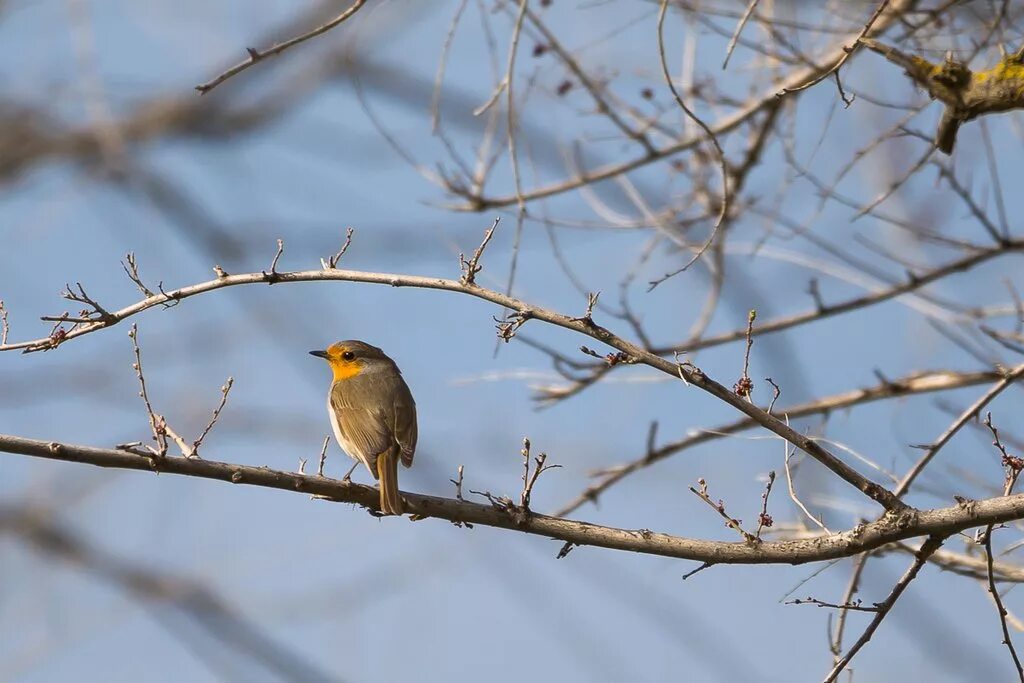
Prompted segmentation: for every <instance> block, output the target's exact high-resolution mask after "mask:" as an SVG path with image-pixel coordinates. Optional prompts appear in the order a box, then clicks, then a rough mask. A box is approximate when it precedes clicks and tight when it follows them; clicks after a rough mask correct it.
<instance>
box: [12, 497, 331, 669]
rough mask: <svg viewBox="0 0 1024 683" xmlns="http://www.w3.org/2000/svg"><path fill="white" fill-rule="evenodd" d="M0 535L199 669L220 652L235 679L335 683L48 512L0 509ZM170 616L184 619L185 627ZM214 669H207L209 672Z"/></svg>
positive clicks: (224, 609)
mask: <svg viewBox="0 0 1024 683" xmlns="http://www.w3.org/2000/svg"><path fill="white" fill-rule="evenodd" d="M0 534H6V535H8V536H11V537H13V538H15V539H17V540H18V541H19V542H21V543H24V544H26V545H27V546H29V547H30V548H32V549H33V550H34V551H35V552H37V553H39V554H40V555H43V556H45V557H47V558H49V559H52V560H57V561H60V562H63V563H65V564H68V565H70V566H71V567H74V568H75V569H77V570H79V571H83V572H85V573H87V574H89V575H91V576H93V577H94V578H96V579H98V580H100V581H103V582H105V583H109V584H111V585H112V586H114V587H115V588H117V589H119V590H121V591H123V592H125V593H127V594H128V595H130V596H132V597H133V598H135V599H136V600H138V601H139V603H140V604H141V605H142V606H144V607H146V608H147V609H149V610H150V611H151V612H152V614H153V616H154V618H155V619H156V621H157V622H158V623H160V624H161V625H163V626H164V627H165V630H166V631H167V634H168V635H170V636H171V637H173V638H175V639H177V640H178V642H179V643H181V645H182V646H183V647H184V648H185V649H186V650H188V651H190V652H191V653H192V654H193V655H195V656H196V658H197V659H199V660H200V661H206V660H209V659H210V658H211V657H212V659H213V660H214V661H216V660H217V659H222V658H223V654H224V651H227V652H230V653H231V657H230V658H229V660H228V661H229V663H230V668H231V669H232V670H234V671H235V672H241V671H245V670H252V669H253V668H257V669H262V670H263V671H264V673H266V674H270V675H271V676H272V677H274V678H275V679H277V680H282V681H309V682H314V681H324V682H327V681H341V680H342V679H340V678H338V677H337V676H336V675H334V674H328V673H327V672H326V671H323V670H320V669H318V668H317V667H316V665H315V664H314V663H313V662H310V661H309V658H308V657H307V656H305V655H299V654H297V653H295V652H292V651H290V650H289V649H288V648H287V647H286V646H285V645H283V644H282V643H279V642H277V641H275V640H274V639H273V638H271V637H270V636H269V635H268V634H267V633H266V631H265V629H263V628H262V627H261V626H260V625H259V624H257V623H256V622H254V621H252V620H251V619H248V618H246V617H245V616H244V615H243V614H242V613H241V612H240V611H239V610H238V609H237V608H235V607H233V606H231V605H230V603H228V602H227V601H226V600H225V599H224V598H223V597H221V596H220V595H218V593H217V591H216V590H214V589H213V588H211V587H210V586H207V585H206V584H204V583H202V582H200V581H196V580H194V579H185V578H181V577H179V576H175V575H173V574H170V573H167V572H164V571H161V570H159V569H156V568H154V567H151V566H145V565H141V564H137V563H135V562H132V561H128V560H124V559H121V558H119V557H117V556H115V555H114V554H112V553H109V552H107V551H105V550H103V549H102V548H101V547H100V546H98V545H96V544H93V543H90V542H89V541H87V540H86V539H84V538H83V537H82V536H80V535H78V534H76V533H74V532H73V531H71V530H70V529H69V528H67V527H66V526H64V525H62V524H61V523H60V522H59V521H58V520H57V519H55V515H54V513H53V511H52V510H47V509H41V508H40V507H39V506H37V505H34V504H32V503H30V502H29V503H24V502H23V503H18V504H5V505H3V506H0ZM172 616H180V617H184V623H181V624H179V623H175V622H174V620H173V619H172V618H171V617H172ZM197 627H198V629H199V632H193V629H195V628H197ZM219 666H220V665H219V664H211V668H212V669H213V670H214V671H216V670H217V668H218V667H219ZM234 675H238V674H237V673H236V674H233V675H232V677H234ZM250 675H251V674H250Z"/></svg>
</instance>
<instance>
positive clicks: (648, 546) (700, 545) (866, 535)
mask: <svg viewBox="0 0 1024 683" xmlns="http://www.w3.org/2000/svg"><path fill="white" fill-rule="evenodd" d="M0 452H6V453H16V454H21V455H27V456H32V457H38V458H46V459H50V460H62V461H65V462H77V463H81V464H89V465H96V466H99V467H112V468H118V469H128V470H140V471H144V472H159V473H166V474H179V475H183V476H191V477H199V478H203V479H215V480H218V481H223V482H230V483H234V484H247V485H252V486H261V487H266V488H273V489H280V490H284V491H292V492H301V493H305V494H312V495H317V496H318V497H322V498H324V499H327V500H332V501H336V502H345V503H356V504H358V505H360V506H362V507H365V508H367V509H370V510H377V509H378V506H379V504H380V494H379V492H378V491H377V489H376V488H373V487H370V486H362V485H359V484H354V483H352V482H346V481H344V480H335V479H329V478H326V477H318V476H316V475H298V474H295V473H293V472H284V471H280V470H273V469H270V468H267V467H251V466H246V465H236V464H233V463H226V462H217V461H214V460H209V459H199V458H184V457H177V456H172V455H168V456H167V457H165V458H154V457H153V456H152V455H149V454H146V453H137V452H133V451H123V450H112V449H104V448H93V447H89V446H77V445H71V444H64V443H59V442H54V441H38V440H35V439H26V438H23V437H18V436H9V435H0ZM402 496H403V500H404V501H405V502H406V503H408V505H409V512H410V513H412V514H416V515H420V516H422V517H437V518H440V519H446V520H448V521H461V522H471V523H474V524H481V525H483V526H492V527H497V528H501V529H510V530H515V531H521V532H525V533H529V534H535V535H539V536H544V537H548V538H556V539H558V540H560V541H563V542H572V543H573V544H574V545H588V546H594V547H600V548H608V549H613V550H628V551H632V552H639V553H644V554H651V555H660V556H664V557H675V558H679V559H687V560H696V561H699V562H708V563H711V564H779V563H781V564H801V563H805V562H819V561H823V560H832V559H836V558H839V557H850V556H853V555H858V554H860V553H863V552H866V551H868V550H874V549H877V548H881V547H884V546H886V545H889V544H892V543H895V542H897V541H901V540H906V539H910V538H916V537H920V536H938V537H942V538H945V537H947V536H949V535H951V534H955V533H957V532H960V531H963V530H965V529H970V528H975V527H978V526H984V525H987V524H1000V523H1003V522H1008V521H1012V520H1016V519H1024V494H1014V495H1011V496H999V497H996V498H990V499H987V500H978V501H972V502H970V504H957V505H954V506H952V507H947V508H937V509H933V510H919V511H914V512H904V513H892V512H890V513H886V514H884V515H883V516H882V517H881V518H879V519H878V520H877V521H874V522H870V523H867V524H861V525H858V526H857V527H855V528H854V529H851V530H849V531H846V532H843V533H838V534H834V535H832V536H827V537H813V538H805V539H794V540H787V541H762V542H760V543H757V544H754V545H751V544H747V543H745V542H736V543H729V542H722V541H705V540H697V539H689V538H684V537H680V536H671V535H668V534H662V533H657V532H653V531H649V530H647V529H640V530H628V529H616V528H614V527H606V526H599V525H595V524H589V523H586V522H577V521H572V520H566V519H560V518H557V517H550V516H547V515H541V514H537V513H533V514H531V515H529V517H528V518H527V519H525V521H523V522H522V523H517V522H516V520H515V519H513V518H512V517H511V516H510V515H508V514H507V513H506V512H505V511H503V510H501V509H498V508H496V507H495V506H493V505H479V504H476V503H470V502H466V501H458V500H455V499H448V498H438V497H435V496H426V495H419V494H413V493H405V492H403V493H402ZM926 545H927V544H926ZM925 550H926V549H925V548H923V549H922V551H921V552H920V553H919V556H920V557H924V558H925V559H927V556H930V554H931V552H925Z"/></svg>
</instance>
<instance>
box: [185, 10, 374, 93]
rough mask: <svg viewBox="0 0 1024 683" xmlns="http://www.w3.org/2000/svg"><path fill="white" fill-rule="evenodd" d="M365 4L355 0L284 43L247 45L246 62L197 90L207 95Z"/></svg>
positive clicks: (331, 25)
mask: <svg viewBox="0 0 1024 683" xmlns="http://www.w3.org/2000/svg"><path fill="white" fill-rule="evenodd" d="M365 4H366V0H355V2H353V3H352V6H351V7H349V8H348V9H347V10H345V11H344V12H342V13H341V14H339V15H338V16H336V17H334V18H333V19H331V20H330V21H328V22H327V23H326V24H323V25H322V26H318V27H317V28H315V29H313V30H312V31H309V32H308V33H303V34H302V35H300V36H296V37H295V38H292V39H291V40H286V41H284V42H283V43H278V44H277V45H273V46H271V47H269V48H267V49H266V50H257V49H255V48H251V47H247V48H246V49H245V51H246V52H248V53H249V59H247V60H245V61H244V62H239V63H238V64H236V65H234V66H233V67H231V68H230V69H228V70H227V71H224V72H223V73H221V74H220V75H218V76H216V77H214V78H213V79H211V80H209V81H207V82H205V83H200V84H199V85H197V86H196V90H198V91H199V94H200V95H205V94H206V93H208V92H210V91H211V90H213V89H214V88H216V87H217V86H218V85H220V84H221V83H223V82H224V81H226V80H228V79H229V78H231V77H232V76H235V75H237V74H239V73H241V72H243V71H245V70H246V69H248V68H249V67H250V66H252V65H253V64H255V63H256V62H259V61H261V60H263V59H265V58H267V57H273V56H275V55H278V54H281V53H282V52H284V51H285V50H287V49H288V48H290V47H294V46H295V45H298V44H299V43H303V42H305V41H307V40H309V39H310V38H315V37H316V36H318V35H320V34H322V33H326V32H327V31H330V30H331V29H332V28H334V27H336V26H338V25H340V24H342V23H344V22H345V21H346V20H347V19H349V18H350V17H351V16H352V15H353V14H355V13H356V12H357V11H359V8H360V7H362V6H363V5H365Z"/></svg>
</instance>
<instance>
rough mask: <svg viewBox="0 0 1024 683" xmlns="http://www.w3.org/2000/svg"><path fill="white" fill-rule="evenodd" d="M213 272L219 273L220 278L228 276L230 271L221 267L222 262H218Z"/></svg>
mask: <svg viewBox="0 0 1024 683" xmlns="http://www.w3.org/2000/svg"><path fill="white" fill-rule="evenodd" d="M213 272H214V273H216V274H217V277H218V278H226V277H227V276H228V272H227V271H226V270H224V269H223V268H221V267H220V264H217V265H215V266H214V267H213Z"/></svg>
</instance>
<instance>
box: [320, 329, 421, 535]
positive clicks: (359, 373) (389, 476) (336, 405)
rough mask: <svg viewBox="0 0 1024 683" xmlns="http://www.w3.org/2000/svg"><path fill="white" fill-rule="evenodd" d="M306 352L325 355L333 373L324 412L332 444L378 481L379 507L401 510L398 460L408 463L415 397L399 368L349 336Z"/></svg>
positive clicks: (393, 512) (414, 428) (413, 446)
mask: <svg viewBox="0 0 1024 683" xmlns="http://www.w3.org/2000/svg"><path fill="white" fill-rule="evenodd" d="M309 353H310V355H312V356H317V357H319V358H323V359H324V360H326V361H327V363H328V364H329V365H330V366H331V370H332V371H333V373H334V380H333V382H332V383H331V389H330V391H329V392H328V393H327V414H328V416H329V417H330V420H331V427H332V428H333V430H334V438H335V439H336V440H337V441H338V445H339V446H341V448H342V450H344V451H345V452H346V453H347V454H348V456H349V457H350V458H352V459H353V460H356V465H358V464H359V463H360V462H362V463H363V464H364V465H366V469H368V470H370V474H372V475H373V478H374V479H377V480H379V481H380V511H381V512H382V513H383V514H385V515H401V514H403V512H404V509H403V505H402V498H401V495H400V492H399V490H398V463H399V461H401V463H402V464H403V465H404V466H405V467H411V466H412V460H413V456H414V455H415V453H416V438H417V425H416V402H415V401H414V400H413V398H412V392H411V391H410V390H409V385H407V384H406V383H405V380H404V379H403V378H402V371H401V370H399V368H398V365H397V364H396V363H395V361H393V360H391V358H389V357H388V356H387V354H385V353H384V352H383V351H382V350H381V349H379V348H377V347H376V346H373V345H371V344H367V343H366V342H362V341H357V340H354V339H348V340H345V341H339V342H335V343H334V344H331V345H330V346H328V347H327V348H326V349H324V350H316V351H310V352H309ZM356 465H353V467H355V466H356ZM349 474H351V470H349ZM347 477H348V475H346V478H347Z"/></svg>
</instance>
